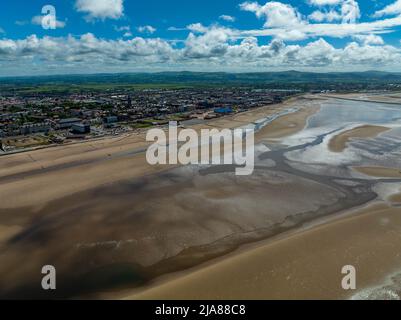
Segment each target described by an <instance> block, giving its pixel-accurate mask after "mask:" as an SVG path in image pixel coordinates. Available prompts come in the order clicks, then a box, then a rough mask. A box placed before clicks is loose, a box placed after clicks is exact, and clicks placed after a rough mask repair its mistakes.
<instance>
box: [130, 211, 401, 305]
mask: <svg viewBox="0 0 401 320" xmlns="http://www.w3.org/2000/svg"><path fill="white" fill-rule="evenodd" d="M400 213H401V210H400V209H399V208H391V207H389V206H387V205H385V204H377V205H372V206H369V207H367V208H363V209H360V210H357V211H355V212H353V214H352V216H347V217H344V218H342V219H339V220H335V221H332V222H330V223H325V224H322V225H319V226H317V227H312V228H311V229H309V230H305V231H300V232H298V233H296V234H293V235H289V236H287V237H285V238H284V239H278V240H276V241H268V242H267V244H264V243H263V242H262V243H260V244H257V245H256V246H254V248H251V249H247V250H244V251H243V252H239V253H238V254H236V255H233V256H231V257H229V258H226V259H223V260H221V261H218V262H216V263H214V264H211V265H209V266H205V267H204V268H201V269H200V270H196V271H194V272H191V273H188V274H186V275H181V276H180V277H178V278H177V279H175V280H171V281H167V282H166V283H164V284H159V285H156V286H155V287H153V288H150V289H148V290H146V291H144V292H142V293H139V294H134V295H129V296H126V297H125V298H126V299H172V300H173V299H184V300H185V299H206V300H207V299H233V300H236V299H348V298H350V297H351V296H352V295H353V294H355V292H356V291H346V290H344V289H342V287H341V280H342V277H343V275H342V274H341V270H342V267H343V266H345V265H353V266H354V267H355V268H356V270H357V279H358V280H357V283H358V286H357V289H358V290H362V289H364V288H366V287H369V286H373V285H376V284H378V283H377V282H378V279H385V277H386V275H387V274H388V273H389V272H393V271H396V270H399V268H401V255H400V250H401V242H400V240H401V233H400V232H399V230H400V228H401V215H400ZM344 235H347V236H346V237H344ZM372 239H375V240H374V241H371V240H372ZM397 266H398V268H397ZM244 270H246V272H244Z"/></svg>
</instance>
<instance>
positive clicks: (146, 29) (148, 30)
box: [136, 26, 157, 34]
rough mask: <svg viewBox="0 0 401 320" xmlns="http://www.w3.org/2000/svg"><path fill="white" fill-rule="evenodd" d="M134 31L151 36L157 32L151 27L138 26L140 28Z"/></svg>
mask: <svg viewBox="0 0 401 320" xmlns="http://www.w3.org/2000/svg"><path fill="white" fill-rule="evenodd" d="M136 29H137V30H138V32H140V33H148V34H153V33H155V32H156V31H157V29H156V28H154V27H152V26H140V27H138V28H136Z"/></svg>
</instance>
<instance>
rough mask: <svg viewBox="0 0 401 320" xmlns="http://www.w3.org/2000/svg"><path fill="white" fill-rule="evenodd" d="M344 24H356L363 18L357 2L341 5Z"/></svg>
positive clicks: (347, 0) (345, 2)
mask: <svg viewBox="0 0 401 320" xmlns="http://www.w3.org/2000/svg"><path fill="white" fill-rule="evenodd" d="M341 16H342V21H343V23H355V22H356V21H357V20H358V19H359V18H360V17H361V11H360V9H359V4H358V2H356V1H355V0H345V1H344V2H343V3H342V5H341Z"/></svg>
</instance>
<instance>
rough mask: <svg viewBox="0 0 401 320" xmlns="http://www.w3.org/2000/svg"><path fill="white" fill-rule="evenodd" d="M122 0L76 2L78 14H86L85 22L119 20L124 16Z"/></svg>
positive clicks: (78, 0)
mask: <svg viewBox="0 0 401 320" xmlns="http://www.w3.org/2000/svg"><path fill="white" fill-rule="evenodd" d="M123 1H124V0H76V2H75V8H76V10H77V11H78V12H84V13H87V16H86V19H87V20H94V19H101V20H105V19H119V18H121V17H122V16H123V14H124V4H123Z"/></svg>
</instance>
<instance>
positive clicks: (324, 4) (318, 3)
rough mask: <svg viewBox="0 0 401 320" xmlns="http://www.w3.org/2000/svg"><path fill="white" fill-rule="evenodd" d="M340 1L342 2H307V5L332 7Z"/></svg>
mask: <svg viewBox="0 0 401 320" xmlns="http://www.w3.org/2000/svg"><path fill="white" fill-rule="evenodd" d="M342 1H343V0H309V3H310V4H311V5H315V6H327V5H329V6H334V5H336V4H339V3H340V2H342Z"/></svg>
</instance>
